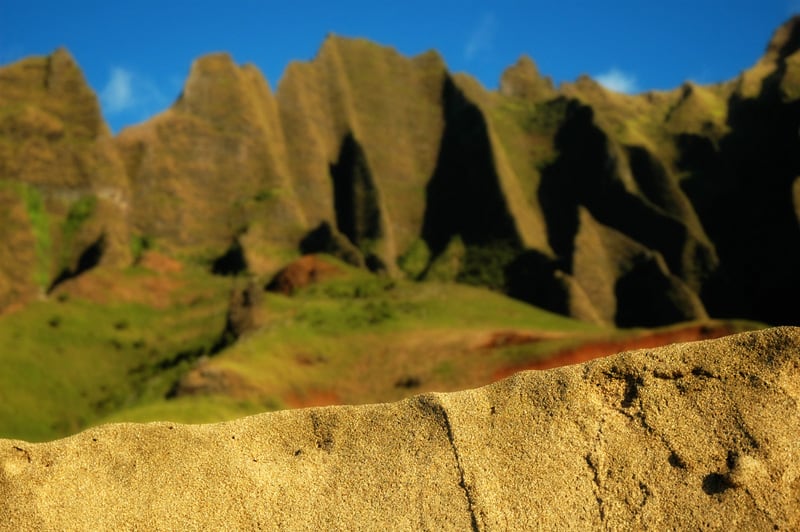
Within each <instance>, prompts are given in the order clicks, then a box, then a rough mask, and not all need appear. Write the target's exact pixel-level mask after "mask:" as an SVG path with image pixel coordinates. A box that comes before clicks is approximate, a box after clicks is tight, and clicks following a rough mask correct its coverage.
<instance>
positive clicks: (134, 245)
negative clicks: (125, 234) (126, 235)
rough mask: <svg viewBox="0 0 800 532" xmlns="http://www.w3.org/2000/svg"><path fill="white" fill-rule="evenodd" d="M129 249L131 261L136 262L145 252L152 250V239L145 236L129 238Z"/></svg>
mask: <svg viewBox="0 0 800 532" xmlns="http://www.w3.org/2000/svg"><path fill="white" fill-rule="evenodd" d="M130 247H131V257H133V261H134V262H138V261H139V259H141V258H142V255H144V253H145V251H148V250H151V249H153V239H152V238H150V237H149V236H147V235H133V236H131V243H130Z"/></svg>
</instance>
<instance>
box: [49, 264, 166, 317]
mask: <svg viewBox="0 0 800 532" xmlns="http://www.w3.org/2000/svg"><path fill="white" fill-rule="evenodd" d="M180 286H181V281H180V279H179V277H178V276H172V275H164V274H154V275H150V276H145V277H138V278H133V279H124V278H122V277H120V276H119V275H116V274H115V272H109V271H100V270H98V271H95V270H92V271H89V272H86V273H84V274H83V275H80V276H78V277H75V278H73V279H70V280H68V281H65V282H64V283H62V284H61V285H59V286H58V288H56V290H55V292H54V293H53V295H52V297H59V296H60V295H61V294H68V295H70V296H74V297H79V298H82V299H86V300H89V301H93V302H95V303H99V304H109V303H111V302H122V301H124V302H127V303H141V304H143V305H149V306H152V307H154V308H166V307H168V306H169V304H170V302H171V297H172V294H173V293H174V292H175V290H177V289H178V288H180Z"/></svg>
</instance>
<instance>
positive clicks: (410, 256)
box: [397, 238, 431, 279]
mask: <svg viewBox="0 0 800 532" xmlns="http://www.w3.org/2000/svg"><path fill="white" fill-rule="evenodd" d="M430 260H431V251H430V249H428V245H427V244H426V243H425V241H424V240H422V239H421V238H418V239H417V240H415V241H414V242H413V243H412V244H411V246H409V248H408V249H407V250H406V252H405V253H404V254H403V255H401V256H400V257H399V258H398V259H397V265H398V266H399V267H400V269H401V270H402V271H403V272H404V273H405V274H406V275H407V276H408V277H409V278H410V279H419V278H420V277H421V276H422V274H423V273H425V268H427V267H428V263H429V262H430Z"/></svg>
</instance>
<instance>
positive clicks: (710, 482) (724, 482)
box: [703, 473, 733, 495]
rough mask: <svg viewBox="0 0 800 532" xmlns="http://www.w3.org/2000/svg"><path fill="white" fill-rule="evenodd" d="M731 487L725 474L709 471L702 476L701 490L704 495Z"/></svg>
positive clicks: (715, 493)
mask: <svg viewBox="0 0 800 532" xmlns="http://www.w3.org/2000/svg"><path fill="white" fill-rule="evenodd" d="M732 487H733V484H732V483H731V481H730V479H729V478H728V477H727V475H723V474H720V473H709V474H708V475H706V476H705V477H703V491H704V492H705V494H706V495H717V494H719V493H722V492H724V491H726V490H728V489H730V488H732Z"/></svg>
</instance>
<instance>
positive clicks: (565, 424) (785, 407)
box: [0, 327, 800, 530]
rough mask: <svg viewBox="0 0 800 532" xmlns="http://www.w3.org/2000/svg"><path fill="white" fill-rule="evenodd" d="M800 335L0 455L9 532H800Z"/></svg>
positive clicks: (1, 443) (83, 438)
mask: <svg viewBox="0 0 800 532" xmlns="http://www.w3.org/2000/svg"><path fill="white" fill-rule="evenodd" d="M798 356H800V330H799V329H797V328H788V327H787V328H779V329H771V330H766V331H761V332H757V333H746V334H741V335H735V336H729V337H726V338H724V339H720V340H712V341H705V342H694V343H689V344H675V345H672V346H670V347H666V348H660V349H655V350H646V351H645V350H642V351H633V352H628V353H622V354H619V355H616V356H612V357H609V358H606V359H602V360H598V361H594V362H590V363H586V364H581V365H576V366H570V367H565V368H559V369H555V370H550V371H530V372H523V373H519V374H517V375H516V376H514V377H512V378H510V379H507V380H505V381H501V382H498V383H496V384H493V385H491V386H487V387H484V388H479V389H475V390H468V391H464V392H457V393H451V394H427V395H421V396H418V397H414V398H411V399H407V400H405V401H402V402H398V403H388V404H380V405H367V406H358V407H353V406H343V407H328V408H310V409H304V410H295V411H288V412H278V413H270V414H262V415H258V416H252V417H248V418H244V419H240V420H237V421H233V422H228V423H219V424H214V425H193V426H192V425H176V424H172V423H150V424H146V425H137V424H121V425H106V426H103V427H95V428H92V429H89V430H87V431H85V432H83V433H81V434H78V435H76V436H73V437H70V438H67V439H63V440H59V441H54V442H50V443H42V444H31V443H27V442H23V441H18V440H0V516H2V520H0V528H2V529H9V530H27V529H32V528H37V529H87V528H101V529H129V528H146V529H159V530H160V529H175V528H178V529H191V528H196V527H202V528H206V527H208V528H236V529H254V528H266V529H292V530H319V529H329V528H345V529H362V528H386V527H389V528H392V529H397V530H417V529H422V528H424V529H436V530H493V529H503V530H533V529H547V530H553V529H593V530H594V529H600V528H602V529H615V530H616V529H659V530H666V529H676V528H680V529H683V528H692V529H701V528H703V529H728V528H734V529H741V530H772V529H775V530H796V529H797V528H798V526H800V466H799V465H798V464H800V447H798V442H797V434H798V431H800V412H798V409H797V402H798V401H799V400H800V388H799V387H798V384H797V383H798V379H800V365H799V364H798V362H800V359H799V358H798Z"/></svg>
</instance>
